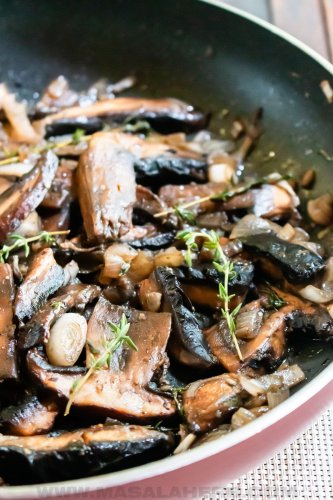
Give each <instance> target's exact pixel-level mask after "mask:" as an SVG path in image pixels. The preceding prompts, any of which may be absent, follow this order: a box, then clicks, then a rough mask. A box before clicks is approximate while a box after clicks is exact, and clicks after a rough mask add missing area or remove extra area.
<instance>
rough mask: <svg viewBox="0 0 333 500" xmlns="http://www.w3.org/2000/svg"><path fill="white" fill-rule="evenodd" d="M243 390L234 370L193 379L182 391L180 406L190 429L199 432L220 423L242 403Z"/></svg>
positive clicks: (244, 394)
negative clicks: (202, 378) (214, 375)
mask: <svg viewBox="0 0 333 500" xmlns="http://www.w3.org/2000/svg"><path fill="white" fill-rule="evenodd" d="M245 396H246V393H245V391H244V390H243V388H242V386H241V385H240V383H239V378H238V376H237V375H236V374H233V373H226V374H223V375H218V376H217V377H211V378H208V379H206V380H197V381H195V382H192V383H191V384H190V385H189V386H188V387H187V389H186V390H185V391H184V393H183V399H182V401H183V410H184V417H185V419H186V422H187V424H188V426H189V428H190V430H191V432H195V433H202V432H207V431H209V430H211V429H214V428H215V427H217V426H218V425H219V424H221V423H223V422H224V421H225V420H227V419H228V417H230V415H231V414H232V413H233V412H234V411H235V410H237V409H238V408H239V407H240V406H241V405H242V403H243V401H244V398H245Z"/></svg>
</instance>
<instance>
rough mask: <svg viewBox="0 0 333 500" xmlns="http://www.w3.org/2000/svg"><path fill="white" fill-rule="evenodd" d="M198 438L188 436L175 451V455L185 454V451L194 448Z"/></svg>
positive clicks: (192, 435)
mask: <svg viewBox="0 0 333 500" xmlns="http://www.w3.org/2000/svg"><path fill="white" fill-rule="evenodd" d="M196 438H197V436H196V435H195V434H192V433H191V434H187V436H186V437H185V438H184V439H183V440H182V441H181V442H180V443H179V445H178V446H177V448H176V449H175V450H174V452H173V454H174V455H178V454H179V453H183V452H184V451H186V450H188V449H189V448H190V447H191V446H192V444H193V443H194V441H195V440H196Z"/></svg>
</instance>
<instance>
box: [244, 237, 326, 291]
mask: <svg viewBox="0 0 333 500" xmlns="http://www.w3.org/2000/svg"><path fill="white" fill-rule="evenodd" d="M240 240H241V241H242V242H243V244H244V246H245V248H247V249H248V250H249V251H250V252H254V253H255V254H259V255H260V256H263V257H265V258H267V259H268V260H269V261H271V262H272V263H273V264H274V265H276V266H278V267H279V268H280V269H281V271H282V273H283V275H284V276H285V277H286V278H287V280H290V281H291V282H292V283H304V282H308V281H311V280H313V279H314V278H315V277H316V276H317V275H318V273H320V272H321V271H322V270H323V269H324V267H325V262H324V260H323V259H322V257H320V256H319V255H317V254H315V253H313V252H311V251H310V250H308V249H306V248H304V247H303V246H301V245H297V244H295V243H289V242H288V241H285V240H282V239H280V238H278V236H276V234H274V233H273V232H269V233H268V232H267V233H260V234H254V235H251V236H245V237H242V238H240Z"/></svg>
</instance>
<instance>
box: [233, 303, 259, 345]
mask: <svg viewBox="0 0 333 500" xmlns="http://www.w3.org/2000/svg"><path fill="white" fill-rule="evenodd" d="M263 315H264V313H263V311H262V310H261V309H259V308H258V309H252V310H250V311H240V312H239V314H238V315H237V319H236V331H235V335H236V337H237V338H240V339H253V338H254V337H255V336H256V335H257V333H258V331H259V328H260V327H261V325H262V320H263Z"/></svg>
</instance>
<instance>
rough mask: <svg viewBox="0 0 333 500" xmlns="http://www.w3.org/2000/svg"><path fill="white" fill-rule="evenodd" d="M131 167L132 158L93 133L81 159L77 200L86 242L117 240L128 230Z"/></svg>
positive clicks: (132, 197) (132, 188) (133, 186)
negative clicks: (87, 240)
mask: <svg viewBox="0 0 333 500" xmlns="http://www.w3.org/2000/svg"><path fill="white" fill-rule="evenodd" d="M133 164H134V158H133V155H132V154H131V153H129V152H128V151H127V150H126V149H124V148H122V147H119V146H118V145H116V144H114V141H113V137H112V134H107V133H99V134H95V135H94V136H93V137H92V139H91V140H90V142H89V147H88V149H87V151H86V152H85V153H83V155H82V156H81V158H80V162H79V166H78V171H77V175H78V189H79V201H80V207H81V212H82V215H83V223H84V228H85V230H86V233H87V237H88V239H89V240H90V241H95V242H96V241H97V242H103V241H105V240H108V239H112V238H118V237H119V236H122V235H123V234H125V233H127V232H128V230H129V229H130V228H131V226H132V210H133V205H134V203H135V200H136V193H135V190H136V184H135V174H134V168H133Z"/></svg>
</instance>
